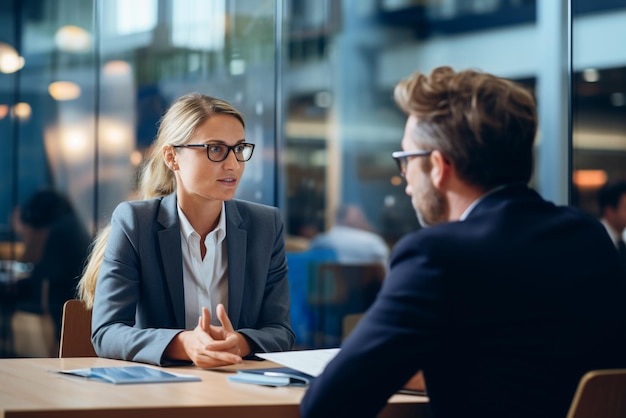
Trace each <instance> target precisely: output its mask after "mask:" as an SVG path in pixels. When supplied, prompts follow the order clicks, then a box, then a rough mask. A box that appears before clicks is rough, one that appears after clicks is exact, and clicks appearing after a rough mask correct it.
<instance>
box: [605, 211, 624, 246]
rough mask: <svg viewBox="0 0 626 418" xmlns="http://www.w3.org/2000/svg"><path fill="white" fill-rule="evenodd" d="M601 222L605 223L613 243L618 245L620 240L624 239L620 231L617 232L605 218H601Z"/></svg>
mask: <svg viewBox="0 0 626 418" xmlns="http://www.w3.org/2000/svg"><path fill="white" fill-rule="evenodd" d="M600 223H601V224H602V225H604V228H606V232H607V234H609V236H610V237H611V241H613V244H614V245H615V247H617V245H618V243H619V241H620V240H621V239H622V236H621V235H620V233H619V232H617V231H616V230H615V229H614V228H613V227H612V226H611V224H610V223H609V222H608V221H607V220H606V219H605V218H602V219H600Z"/></svg>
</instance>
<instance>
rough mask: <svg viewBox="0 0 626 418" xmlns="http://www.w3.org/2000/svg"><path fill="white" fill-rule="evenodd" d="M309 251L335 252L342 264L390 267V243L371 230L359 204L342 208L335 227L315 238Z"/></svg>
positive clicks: (338, 211) (336, 218) (339, 209)
mask: <svg viewBox="0 0 626 418" xmlns="http://www.w3.org/2000/svg"><path fill="white" fill-rule="evenodd" d="M309 249H310V250H315V249H330V250H333V251H334V252H335V254H336V256H337V261H338V262H340V263H343V264H359V263H379V264H381V265H383V266H387V261H388V259H389V247H388V246H387V243H386V242H385V240H383V238H382V237H381V236H380V235H378V234H376V233H375V232H373V231H372V227H371V225H370V223H369V222H368V220H367V218H366V217H365V214H364V213H363V211H362V210H361V208H359V207H358V206H356V205H343V206H340V207H339V208H338V209H337V212H336V214H335V224H334V225H333V226H332V227H331V228H330V229H329V230H328V231H326V232H324V233H322V234H319V235H317V236H316V237H315V238H313V240H312V241H311V244H310V245H309Z"/></svg>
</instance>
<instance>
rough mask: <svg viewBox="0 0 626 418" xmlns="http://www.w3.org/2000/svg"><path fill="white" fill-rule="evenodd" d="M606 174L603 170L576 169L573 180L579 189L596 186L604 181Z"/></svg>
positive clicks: (606, 177)
mask: <svg viewBox="0 0 626 418" xmlns="http://www.w3.org/2000/svg"><path fill="white" fill-rule="evenodd" d="M607 179H608V176H607V174H606V171H604V170H576V171H574V175H573V179H572V180H573V182H574V185H576V187H578V188H581V189H589V188H596V187H600V186H602V185H603V184H604V183H606V181H607Z"/></svg>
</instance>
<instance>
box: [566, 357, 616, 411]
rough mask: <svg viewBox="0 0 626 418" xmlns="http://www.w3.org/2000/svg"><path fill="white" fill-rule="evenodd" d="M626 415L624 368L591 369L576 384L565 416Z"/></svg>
mask: <svg viewBox="0 0 626 418" xmlns="http://www.w3.org/2000/svg"><path fill="white" fill-rule="evenodd" d="M624 417H626V369H607V370H592V371H590V372H587V373H586V374H585V375H584V376H583V377H582V378H581V379H580V383H579V384H578V389H577V390H576V394H575V395H574V400H573V401H572V404H571V406H570V409H569V413H568V414H567V418H624Z"/></svg>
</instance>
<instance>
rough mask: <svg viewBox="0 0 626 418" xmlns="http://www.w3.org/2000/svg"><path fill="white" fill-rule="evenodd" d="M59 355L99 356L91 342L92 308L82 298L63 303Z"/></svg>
mask: <svg viewBox="0 0 626 418" xmlns="http://www.w3.org/2000/svg"><path fill="white" fill-rule="evenodd" d="M59 357H61V358H63V357H98V355H97V354H96V352H95V350H94V349H93V345H92V344H91V309H87V308H86V307H85V305H84V304H83V302H82V301H81V300H78V299H71V300H68V301H67V302H65V304H64V305H63V321H62V324H61V342H60V345H59Z"/></svg>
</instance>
